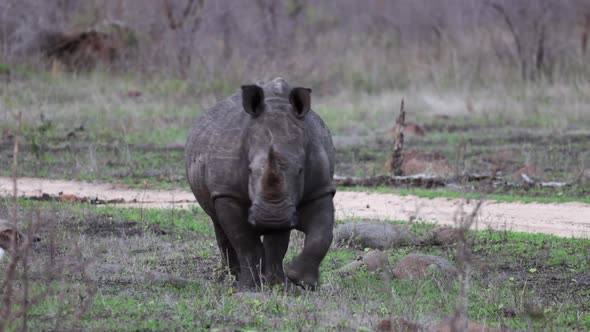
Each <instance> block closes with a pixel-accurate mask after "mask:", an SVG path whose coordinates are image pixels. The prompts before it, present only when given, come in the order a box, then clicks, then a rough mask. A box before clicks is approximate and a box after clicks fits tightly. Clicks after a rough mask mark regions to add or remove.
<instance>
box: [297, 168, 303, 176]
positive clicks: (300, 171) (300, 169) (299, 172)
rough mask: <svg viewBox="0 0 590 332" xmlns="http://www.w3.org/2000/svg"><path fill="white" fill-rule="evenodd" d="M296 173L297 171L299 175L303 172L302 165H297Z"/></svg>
mask: <svg viewBox="0 0 590 332" xmlns="http://www.w3.org/2000/svg"><path fill="white" fill-rule="evenodd" d="M297 173H298V174H299V175H301V174H303V167H299V170H298V171H297Z"/></svg>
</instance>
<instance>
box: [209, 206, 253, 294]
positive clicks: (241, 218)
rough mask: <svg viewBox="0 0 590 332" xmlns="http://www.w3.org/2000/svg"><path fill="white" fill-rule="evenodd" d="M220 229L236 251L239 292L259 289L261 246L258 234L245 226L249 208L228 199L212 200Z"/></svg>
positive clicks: (247, 225)
mask: <svg viewBox="0 0 590 332" xmlns="http://www.w3.org/2000/svg"><path fill="white" fill-rule="evenodd" d="M215 211H216V212H217V220H218V223H219V226H220V227H221V229H222V230H223V232H224V233H225V235H226V236H227V239H228V240H229V242H230V244H231V247H232V248H233V249H234V250H235V253H236V256H237V260H238V264H239V268H240V274H239V279H238V289H239V290H240V291H248V290H254V289H260V285H261V278H260V274H261V272H262V263H263V262H264V247H263V246H262V242H261V241H260V235H259V234H257V233H256V232H255V231H254V230H253V229H252V228H251V227H250V226H249V224H248V222H247V218H248V209H247V207H244V206H242V205H241V204H240V203H238V202H237V201H236V200H234V199H232V198H229V197H220V198H217V199H216V200H215Z"/></svg>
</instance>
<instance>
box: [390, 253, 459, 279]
mask: <svg viewBox="0 0 590 332" xmlns="http://www.w3.org/2000/svg"><path fill="white" fill-rule="evenodd" d="M437 272H441V273H442V274H443V275H445V276H452V275H456V274H457V268H456V267H455V266H454V265H453V264H451V263H450V262H449V261H447V260H446V259H444V258H442V257H438V256H433V255H423V254H409V255H407V256H405V257H404V258H402V259H401V260H400V261H399V262H398V263H397V264H396V265H395V266H394V267H393V276H394V277H395V278H398V279H422V278H424V277H426V276H428V275H431V274H433V273H437Z"/></svg>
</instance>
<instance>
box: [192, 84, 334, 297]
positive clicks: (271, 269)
mask: <svg viewBox="0 0 590 332" xmlns="http://www.w3.org/2000/svg"><path fill="white" fill-rule="evenodd" d="M310 94H311V90H309V89H305V88H293V89H291V88H290V87H289V86H288V84H287V83H286V82H285V81H284V80H283V79H281V78H275V79H273V80H272V81H269V82H267V83H266V84H262V83H261V84H258V85H249V86H242V91H241V92H239V93H237V94H234V95H232V96H230V97H229V98H227V99H225V100H223V101H221V102H220V103H219V104H217V105H216V106H215V107H213V108H211V109H209V110H208V111H207V112H205V113H204V114H203V115H202V116H201V117H200V118H199V119H198V120H197V121H196V122H195V123H194V124H193V126H192V128H191V131H190V134H189V137H188V140H187V143H186V149H185V157H186V172H187V178H188V181H189V184H190V187H191V189H192V191H193V193H194V194H195V197H196V198H197V201H198V202H199V204H200V205H201V207H202V208H203V209H204V210H205V212H206V213H207V214H208V215H209V216H210V217H211V219H212V221H213V224H214V226H215V235H216V238H217V244H218V246H219V249H220V251H221V254H222V258H223V263H224V265H225V266H227V267H228V268H229V271H230V272H231V273H232V274H233V275H234V276H236V278H237V280H238V288H239V289H241V290H248V289H254V288H256V287H258V286H260V283H261V282H262V281H266V282H267V283H269V284H277V283H285V282H286V281H287V278H288V279H289V280H291V281H292V282H294V283H295V284H298V285H300V286H303V287H306V288H310V289H313V288H315V286H316V285H317V284H318V280H319V265H320V263H321V261H322V259H323V258H324V256H325V255H326V253H327V251H328V248H329V247H330V244H331V243H332V236H333V235H332V230H333V225H334V204H333V200H332V198H333V196H334V193H335V187H334V185H333V184H332V178H333V175H334V146H333V144H332V138H331V136H330V132H329V130H328V128H327V127H326V125H325V124H324V123H323V121H322V120H321V119H320V118H319V116H318V115H317V114H316V113H314V112H313V111H312V110H311V108H310V98H311V97H310ZM292 229H297V230H300V231H302V232H303V233H305V244H304V248H303V250H302V252H301V254H300V255H299V256H298V257H297V258H296V259H295V260H294V261H293V262H292V263H291V264H289V266H287V267H286V268H285V271H283V258H284V256H285V253H286V251H287V248H288V246H289V235H290V232H291V230H292ZM261 235H263V241H261ZM261 273H262V275H261ZM285 274H286V277H285Z"/></svg>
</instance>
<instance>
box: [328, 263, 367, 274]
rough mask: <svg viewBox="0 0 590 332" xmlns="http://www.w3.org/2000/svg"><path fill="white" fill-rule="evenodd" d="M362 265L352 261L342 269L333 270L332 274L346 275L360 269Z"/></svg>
mask: <svg viewBox="0 0 590 332" xmlns="http://www.w3.org/2000/svg"><path fill="white" fill-rule="evenodd" d="M363 265H364V264H363V262H362V261H354V262H352V263H349V264H346V265H344V266H343V267H341V268H339V269H337V270H335V271H334V272H336V273H338V274H347V273H350V272H353V271H356V270H358V269H360V268H361V267H362V266H363Z"/></svg>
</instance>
